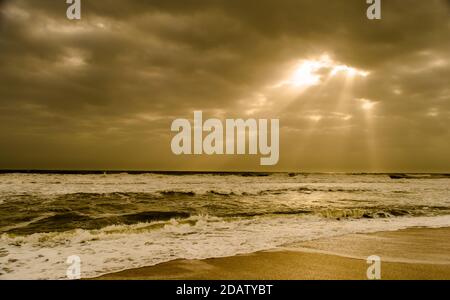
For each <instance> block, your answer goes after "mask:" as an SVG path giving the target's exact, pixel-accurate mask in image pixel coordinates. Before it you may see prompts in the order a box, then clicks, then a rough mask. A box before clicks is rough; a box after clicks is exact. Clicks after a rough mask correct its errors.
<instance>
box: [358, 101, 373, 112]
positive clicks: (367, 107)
mask: <svg viewBox="0 0 450 300" xmlns="http://www.w3.org/2000/svg"><path fill="white" fill-rule="evenodd" d="M358 100H359V101H361V102H362V104H361V108H362V109H364V110H372V109H373V108H374V107H375V105H376V104H377V103H376V102H375V101H372V100H369V99H358Z"/></svg>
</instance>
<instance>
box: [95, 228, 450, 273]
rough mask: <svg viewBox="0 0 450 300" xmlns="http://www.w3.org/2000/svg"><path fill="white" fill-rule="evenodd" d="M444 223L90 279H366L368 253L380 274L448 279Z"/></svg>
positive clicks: (449, 233)
mask: <svg viewBox="0 0 450 300" xmlns="http://www.w3.org/2000/svg"><path fill="white" fill-rule="evenodd" d="M449 237H450V228H436V229H429V228H414V229H406V230H400V231H393V232H379V233H373V234H351V235H345V236H341V237H335V238H328V239H322V240H316V241H310V242H303V243H298V244H293V245H289V246H287V247H284V248H280V249H274V250H271V251H264V252H257V253H252V254H248V255H236V256H232V257H224V258H211V259H203V260H175V261H171V262H167V263H162V264H159V265H156V266H150V267H143V268H137V269H130V270H125V271H121V272H117V273H112V274H107V275H103V276H101V277H98V278H96V279H105V280H108V279H150V280H154V279H155V280H156V279H168V280H174V279H181V280H191V279H200V280H202V279H205V280H206V279H209V280H220V279H225V280H238V279H241V280H284V279H305V280H309V279H362V280H363V279H367V275H366V272H367V268H368V267H369V265H368V264H367V262H366V259H367V257H368V256H371V255H377V256H379V257H380V258H381V278H382V279H395V280H396V279H399V280H400V279H450V239H449Z"/></svg>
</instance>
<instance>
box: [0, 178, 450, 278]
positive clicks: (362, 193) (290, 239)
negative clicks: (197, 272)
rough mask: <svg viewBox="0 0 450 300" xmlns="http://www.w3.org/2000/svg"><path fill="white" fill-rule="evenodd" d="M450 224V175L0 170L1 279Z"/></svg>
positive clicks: (96, 271) (85, 274)
mask: <svg viewBox="0 0 450 300" xmlns="http://www.w3.org/2000/svg"><path fill="white" fill-rule="evenodd" d="M449 226H450V176H449V175H448V174H334V173H330V174H312V173H311V174H310V173H195V172H186V173H184V172H172V173H171V172H105V173H103V172H78V173H77V172H48V173H45V172H38V173H34V172H30V173H27V172H21V173H14V172H12V173H10V172H3V173H2V174H0V279H66V278H67V269H68V267H69V266H70V262H68V257H71V256H74V255H76V256H78V257H79V258H80V269H81V270H80V271H81V277H82V278H90V277H96V276H100V275H102V274H106V273H111V272H117V271H121V270H125V269H130V268H137V267H142V266H151V265H156V264H160V263H163V262H167V261H171V260H176V259H205V258H212V257H226V256H234V255H238V254H246V253H252V252H256V251H262V250H273V249H277V248H282V247H286V246H288V245H291V244H295V243H299V242H302V241H310V240H315V239H321V238H329V237H336V236H341V235H346V234H350V233H372V232H379V231H395V230H399V229H405V228H411V227H429V228H438V227H449Z"/></svg>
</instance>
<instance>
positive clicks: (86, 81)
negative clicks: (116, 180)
mask: <svg viewBox="0 0 450 300" xmlns="http://www.w3.org/2000/svg"><path fill="white" fill-rule="evenodd" d="M365 2H366V1H365V0H349V1H340V0H333V1H330V0H321V1H306V0H305V1H302V0H280V1H271V0H259V1H250V0H239V1H237V0H236V1H234V0H221V1H219V0H204V1H201V0H191V1H189V0H183V1H181V0H180V1H176V0H170V1H167V0H164V1H141V0H134V1H118V0H117V1H100V0H96V1H90V0H84V1H82V19H81V20H80V21H70V20H68V19H67V18H66V8H67V5H66V4H65V1H63V0H14V1H12V0H11V1H2V2H1V4H0V9H1V15H0V168H27V169H32V168H44V169H49V168H69V169H164V170H223V171H226V170H274V171H282V170H286V171H291V170H292V171H388V172H392V171H408V172H411V171H429V172H431V171H436V172H447V171H449V170H450V157H449V155H448V153H449V152H450V132H449V120H450V85H449V82H450V68H449V66H450V18H449V17H450V3H449V1H445V0H430V1H421V0H416V1H412V0H411V1H402V0H385V1H383V6H382V9H383V10H382V20H377V21H370V20H368V19H367V18H366V8H367V4H366V3H365ZM194 110H202V111H203V114H204V115H205V117H207V118H220V119H225V118H244V119H245V118H255V119H256V118H267V119H273V118H279V119H280V125H281V129H280V138H281V140H280V162H279V164H278V165H277V166H276V167H275V168H269V169H258V168H259V163H258V157H251V156H245V157H238V156H206V155H205V156H199V157H194V156H175V155H173V154H172V151H171V149H170V140H171V137H172V132H171V131H170V124H171V122H172V121H173V120H174V119H176V118H189V117H191V116H192V113H193V111H194Z"/></svg>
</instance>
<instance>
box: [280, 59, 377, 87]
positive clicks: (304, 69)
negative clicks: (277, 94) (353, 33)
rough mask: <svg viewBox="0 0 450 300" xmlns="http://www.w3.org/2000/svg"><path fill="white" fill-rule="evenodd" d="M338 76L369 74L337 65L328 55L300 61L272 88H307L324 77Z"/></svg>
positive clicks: (365, 75) (362, 75)
mask: <svg viewBox="0 0 450 300" xmlns="http://www.w3.org/2000/svg"><path fill="white" fill-rule="evenodd" d="M340 74H342V75H344V76H347V77H355V76H360V77H367V76H369V74H370V72H368V71H364V70H359V69H357V68H354V67H350V66H347V65H342V64H339V63H337V62H335V61H333V60H332V59H331V58H330V57H329V56H328V55H322V56H321V57H320V58H319V59H310V60H302V61H301V62H300V64H299V65H298V66H297V67H296V68H295V70H294V72H293V73H292V75H291V76H290V77H289V78H288V79H287V80H283V81H281V82H279V83H278V84H276V85H275V86H274V87H275V88H278V87H281V86H293V87H303V88H307V87H311V86H315V85H318V84H320V83H321V81H322V77H324V76H329V77H333V76H337V75H340Z"/></svg>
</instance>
